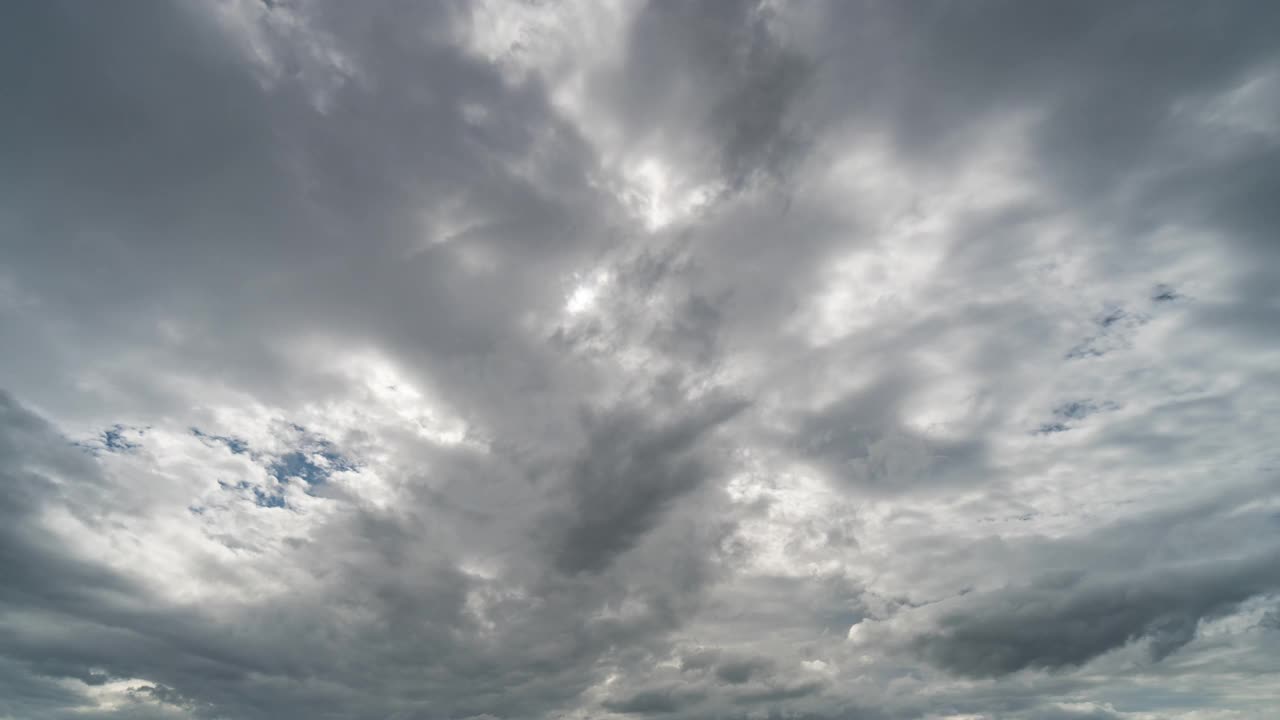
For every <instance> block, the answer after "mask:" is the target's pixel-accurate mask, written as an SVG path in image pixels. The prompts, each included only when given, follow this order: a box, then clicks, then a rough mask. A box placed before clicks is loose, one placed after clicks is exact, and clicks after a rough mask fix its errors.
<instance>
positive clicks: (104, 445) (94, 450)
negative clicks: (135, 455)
mask: <svg viewBox="0 0 1280 720" xmlns="http://www.w3.org/2000/svg"><path fill="white" fill-rule="evenodd" d="M149 429H150V428H146V427H133V426H130V425H125V424H123V423H116V424H115V425H112V426H111V427H109V428H107V429H105V430H103V431H102V432H100V433H98V434H97V435H96V436H94V438H93V439H92V440H89V441H86V442H73V443H72V444H73V445H75V446H76V447H78V448H80V449H82V450H85V451H87V452H89V453H91V454H93V455H97V454H99V453H103V452H108V453H130V452H133V451H134V450H137V449H138V448H140V447H142V443H140V442H136V441H137V440H139V439H141V438H142V436H144V435H146V434H147V430H149Z"/></svg>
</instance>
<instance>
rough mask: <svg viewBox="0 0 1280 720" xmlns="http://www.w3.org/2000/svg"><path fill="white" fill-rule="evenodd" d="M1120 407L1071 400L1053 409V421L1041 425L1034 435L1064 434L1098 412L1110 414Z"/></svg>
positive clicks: (1107, 401)
mask: <svg viewBox="0 0 1280 720" xmlns="http://www.w3.org/2000/svg"><path fill="white" fill-rule="evenodd" d="M1119 409H1120V405H1119V404H1118V403H1115V402H1112V401H1111V400H1104V401H1102V402H1094V401H1093V400H1089V399H1084V400H1071V401H1069V402H1065V403H1063V404H1061V405H1059V406H1057V407H1055V408H1054V409H1053V416H1054V419H1053V420H1051V421H1049V422H1045V423H1041V425H1040V429H1038V430H1036V432H1035V434H1036V435H1051V434H1053V433H1060V432H1066V431H1068V430H1071V429H1073V428H1075V427H1077V426H1078V424H1079V422H1080V421H1082V420H1084V419H1085V418H1087V417H1089V416H1090V415H1096V414H1097V413H1100V412H1111V411H1113V410H1119Z"/></svg>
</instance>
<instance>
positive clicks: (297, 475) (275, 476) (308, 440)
mask: <svg viewBox="0 0 1280 720" xmlns="http://www.w3.org/2000/svg"><path fill="white" fill-rule="evenodd" d="M287 428H288V431H289V434H291V435H292V436H293V438H291V442H290V443H289V444H290V445H292V447H291V448H290V449H287V450H285V451H283V452H265V451H259V450H255V449H254V448H252V447H251V446H250V445H249V442H248V441H247V440H244V439H242V438H239V437H235V436H234V435H216V434H213V433H206V432H204V431H202V430H201V429H200V428H197V427H193V428H191V434H192V435H194V436H195V437H197V438H199V439H200V440H201V441H203V442H205V444H206V445H221V446H224V447H226V448H227V450H228V451H229V452H231V454H233V455H247V456H248V457H249V458H250V459H251V460H253V461H254V462H255V463H256V464H258V465H259V466H261V467H262V468H263V469H264V470H265V471H266V473H267V475H268V476H270V477H271V478H272V480H274V483H273V486H274V487H276V488H280V489H279V490H271V489H264V487H262V486H260V485H257V484H254V483H251V482H249V481H246V480H241V481H239V482H237V483H234V484H232V483H228V482H225V481H222V480H219V481H218V486H219V487H221V488H222V489H224V490H231V491H237V492H240V493H243V494H244V495H245V497H246V498H250V497H251V499H252V500H253V501H254V504H256V505H257V506H258V507H264V508H288V507H289V504H288V502H287V501H286V499H285V496H284V492H283V487H284V486H286V485H288V484H289V483H290V482H291V481H294V480H301V481H302V482H303V483H304V484H305V489H304V492H306V493H307V494H308V495H310V494H312V490H311V488H313V487H315V486H317V485H322V484H324V483H325V482H327V481H328V480H329V478H330V477H331V476H332V475H333V474H334V473H336V472H359V471H360V466H359V464H358V463H357V462H356V461H355V460H353V459H351V458H349V457H347V456H346V455H344V454H343V453H342V452H341V451H340V450H339V449H338V446H337V445H336V444H335V443H333V441H331V440H329V439H327V438H324V437H321V436H319V435H317V434H316V433H313V432H311V431H309V430H307V429H306V428H305V427H303V426H301V425H298V424H295V423H288V425H287ZM191 511H192V512H193V513H195V514H201V513H203V511H204V508H197V507H193V508H191Z"/></svg>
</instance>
